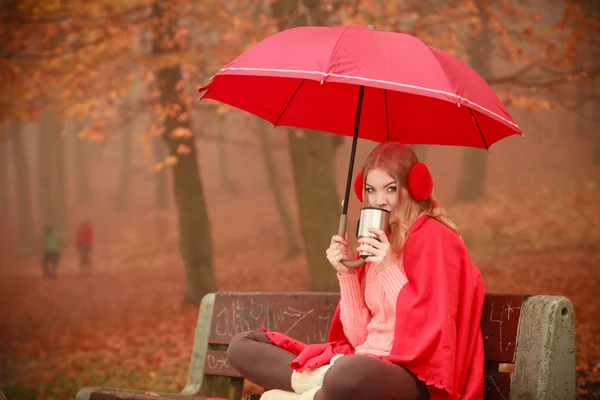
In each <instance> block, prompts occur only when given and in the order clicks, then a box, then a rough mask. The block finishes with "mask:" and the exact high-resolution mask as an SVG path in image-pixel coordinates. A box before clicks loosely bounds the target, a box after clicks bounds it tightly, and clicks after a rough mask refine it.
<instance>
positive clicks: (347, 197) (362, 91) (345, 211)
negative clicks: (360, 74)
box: [338, 85, 365, 237]
mask: <svg viewBox="0 0 600 400" xmlns="http://www.w3.org/2000/svg"><path fill="white" fill-rule="evenodd" d="M364 94H365V87H364V86H362V85H361V86H360V91H359V93H358V104H357V107H356V119H355V121H354V135H353V136H352V150H350V165H348V179H347V180H346V192H345V193H344V203H343V205H342V215H341V217H340V224H339V226H338V235H340V236H341V237H344V234H345V233H346V221H347V219H348V202H349V200H350V188H351V187H352V171H353V169H354V158H355V156H356V144H357V143H358V131H359V127H360V114H361V112H362V103H363V97H364Z"/></svg>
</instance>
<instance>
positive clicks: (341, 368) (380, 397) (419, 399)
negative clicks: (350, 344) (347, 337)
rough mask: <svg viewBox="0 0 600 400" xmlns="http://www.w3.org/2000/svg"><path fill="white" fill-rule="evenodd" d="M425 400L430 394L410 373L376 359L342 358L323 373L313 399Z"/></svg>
mask: <svg viewBox="0 0 600 400" xmlns="http://www.w3.org/2000/svg"><path fill="white" fill-rule="evenodd" d="M342 399H353V400H372V399H373V400H375V399H376V400H427V399H429V391H428V390H427V386H426V385H425V384H424V383H423V382H421V381H420V380H419V379H417V377H416V376H415V375H414V374H413V373H412V372H410V371H408V370H406V369H404V368H402V367H401V366H399V365H396V364H392V363H390V362H387V361H383V360H380V359H378V358H375V357H369V356H362V355H349V356H344V357H341V358H340V359H339V360H336V362H335V363H334V364H333V365H332V366H331V369H330V370H329V371H327V373H326V374H325V378H324V379H323V386H322V387H321V390H319V391H318V392H317V394H316V396H315V400H342Z"/></svg>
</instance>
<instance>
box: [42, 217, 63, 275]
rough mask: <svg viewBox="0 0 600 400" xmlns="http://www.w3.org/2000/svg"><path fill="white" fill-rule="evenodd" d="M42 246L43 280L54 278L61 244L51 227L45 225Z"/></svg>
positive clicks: (56, 233)
mask: <svg viewBox="0 0 600 400" xmlns="http://www.w3.org/2000/svg"><path fill="white" fill-rule="evenodd" d="M42 245H43V251H44V257H43V259H42V266H43V269H44V278H56V270H57V269H58V261H59V259H60V251H61V249H62V245H63V243H62V239H61V238H60V236H59V235H58V232H56V231H55V230H54V228H53V227H52V225H47V226H46V228H45V229H44V239H43V243H42Z"/></svg>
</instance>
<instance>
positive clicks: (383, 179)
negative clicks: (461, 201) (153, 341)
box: [227, 143, 485, 400]
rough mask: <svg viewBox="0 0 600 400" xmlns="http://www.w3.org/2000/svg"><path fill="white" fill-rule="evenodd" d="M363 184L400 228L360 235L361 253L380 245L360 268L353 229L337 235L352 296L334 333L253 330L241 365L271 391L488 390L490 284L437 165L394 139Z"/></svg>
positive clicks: (380, 398) (337, 252)
mask: <svg viewBox="0 0 600 400" xmlns="http://www.w3.org/2000/svg"><path fill="white" fill-rule="evenodd" d="M363 176H364V177H366V179H365V180H364V181H363ZM354 188H355V192H356V194H357V196H358V197H359V200H360V201H361V202H363V197H364V203H365V205H366V206H372V207H379V208H384V209H386V210H388V211H390V213H391V215H390V234H389V236H387V235H386V234H385V233H384V232H383V231H380V230H376V229H373V230H371V231H372V232H373V233H375V234H376V235H377V236H378V238H379V240H375V239H373V238H367V237H363V238H361V239H359V246H358V248H357V251H359V252H361V251H362V252H368V253H370V254H372V255H371V256H369V257H368V258H366V262H367V263H366V264H365V265H364V266H362V267H359V268H347V267H345V266H344V265H343V264H342V263H341V261H342V260H348V259H350V252H349V250H348V241H347V235H346V237H345V238H342V237H340V236H337V235H336V236H333V237H332V239H331V244H330V246H329V248H328V249H327V252H326V253H327V259H328V260H329V262H330V263H331V265H332V266H333V267H334V268H335V270H336V271H337V276H338V280H339V283H340V293H341V297H340V302H339V304H338V308H337V310H336V313H335V316H334V318H333V322H332V325H331V329H330V332H329V339H328V340H329V342H328V343H326V344H315V345H305V344H303V343H300V342H298V341H296V340H294V339H292V338H290V337H288V336H286V335H283V334H281V333H278V332H269V331H266V330H264V329H263V330H259V331H252V332H243V333H240V334H238V335H236V336H235V337H234V338H233V339H232V341H231V344H230V346H229V349H228V352H227V356H228V359H229V360H230V362H231V364H232V365H233V366H234V367H235V368H236V369H237V370H238V371H239V372H240V373H241V374H242V375H243V376H244V377H245V378H247V379H249V380H250V381H252V382H254V383H255V384H257V385H260V386H261V387H264V388H265V389H267V391H265V392H264V393H263V394H262V396H261V399H262V400H288V399H289V400H293V399H295V400H313V399H314V400H338V399H340V400H341V399H345V400H370V399H373V400H407V399H414V400H420V399H432V400H437V399H482V398H483V379H484V351H483V338H482V334H481V328H480V323H481V315H482V310H483V301H484V297H485V288H484V284H483V280H482V278H481V275H480V273H479V271H478V269H477V268H476V267H475V265H474V264H473V263H472V261H471V258H470V256H469V254H468V251H467V249H466V247H465V245H464V243H463V241H462V240H461V238H460V236H459V232H458V228H457V227H456V225H455V224H454V223H453V222H452V221H450V219H449V218H448V217H446V216H445V214H444V212H443V210H442V208H441V207H440V205H439V203H438V201H437V200H436V199H435V197H434V195H433V193H432V190H433V181H432V179H431V175H430V174H429V170H428V169H427V167H426V166H425V164H423V163H419V161H418V159H417V156H416V155H415V153H414V152H413V151H412V150H411V149H410V148H409V147H407V146H405V145H403V144H399V143H383V144H380V145H379V146H377V147H376V148H375V149H374V150H373V151H372V152H371V153H370V154H369V156H368V157H367V159H366V161H365V163H364V165H363V167H362V171H361V173H360V174H359V175H358V176H357V181H356V183H355V187H354Z"/></svg>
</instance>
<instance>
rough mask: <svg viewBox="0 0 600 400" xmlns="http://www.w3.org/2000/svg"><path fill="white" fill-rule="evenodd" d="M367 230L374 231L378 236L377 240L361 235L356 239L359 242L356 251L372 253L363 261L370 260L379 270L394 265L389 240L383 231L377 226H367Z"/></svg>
mask: <svg viewBox="0 0 600 400" xmlns="http://www.w3.org/2000/svg"><path fill="white" fill-rule="evenodd" d="M369 232H371V233H374V234H375V235H377V237H378V238H379V241H378V240H377V239H374V238H370V237H362V238H360V239H358V243H359V244H360V245H359V246H358V248H357V250H358V251H365V252H367V253H371V254H372V255H371V256H369V257H367V258H365V261H367V262H372V263H373V264H375V266H376V267H377V270H378V271H379V272H381V271H383V270H384V269H386V268H388V267H391V266H392V265H394V261H393V258H392V252H391V251H390V248H391V246H390V241H389V240H388V238H387V235H386V234H385V232H384V231H382V230H380V229H377V228H369Z"/></svg>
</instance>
